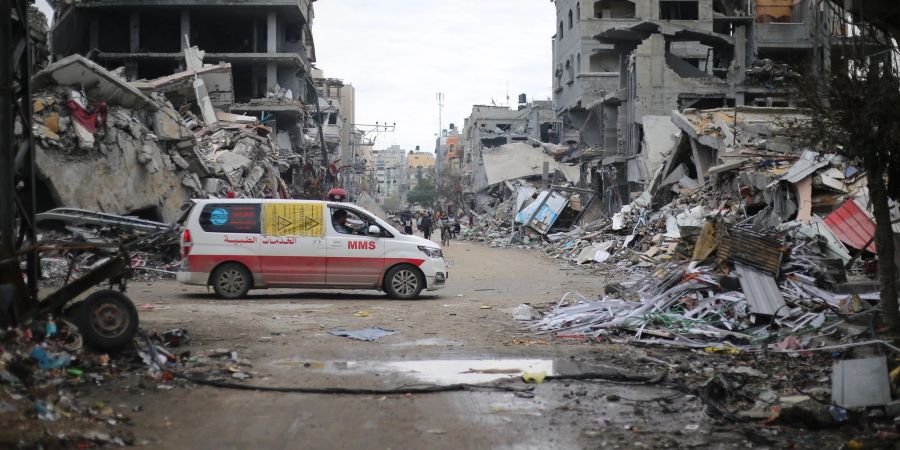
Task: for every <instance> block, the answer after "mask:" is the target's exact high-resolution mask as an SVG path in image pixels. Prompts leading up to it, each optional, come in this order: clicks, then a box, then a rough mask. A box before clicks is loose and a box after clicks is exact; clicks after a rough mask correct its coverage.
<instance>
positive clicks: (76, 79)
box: [31, 55, 158, 110]
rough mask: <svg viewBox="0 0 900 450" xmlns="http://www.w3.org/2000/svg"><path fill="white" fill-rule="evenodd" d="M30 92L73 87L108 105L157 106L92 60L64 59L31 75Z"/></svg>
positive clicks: (83, 58)
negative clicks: (53, 87) (51, 87)
mask: <svg viewBox="0 0 900 450" xmlns="http://www.w3.org/2000/svg"><path fill="white" fill-rule="evenodd" d="M31 83H32V84H31V88H32V90H39V89H43V88H46V87H49V86H76V87H78V88H79V89H84V91H85V94H87V96H88V97H90V98H95V99H103V101H105V102H106V103H108V104H110V105H120V106H124V107H126V108H132V109H138V108H149V109H151V110H155V109H157V108H158V106H157V105H156V104H155V103H154V102H153V101H152V100H150V97H148V96H146V95H144V94H143V93H142V92H141V91H139V90H138V89H137V88H135V87H134V86H132V85H130V84H129V83H128V82H127V81H125V80H124V79H122V78H119V77H118V76H116V75H114V74H113V73H112V72H109V71H108V70H106V69H104V68H103V67H101V66H100V65H98V64H96V63H94V62H93V61H91V60H89V59H87V58H85V57H83V56H81V55H71V56H67V57H65V58H63V59H61V60H59V61H57V62H55V63H53V64H50V65H49V66H47V68H46V69H44V70H42V71H40V72H38V73H37V74H35V75H34V77H33V78H32V81H31Z"/></svg>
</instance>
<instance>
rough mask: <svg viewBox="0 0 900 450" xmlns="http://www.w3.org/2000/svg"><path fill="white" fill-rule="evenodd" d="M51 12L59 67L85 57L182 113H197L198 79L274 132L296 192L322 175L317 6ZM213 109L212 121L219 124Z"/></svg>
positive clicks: (180, 3) (122, 0) (167, 1)
mask: <svg viewBox="0 0 900 450" xmlns="http://www.w3.org/2000/svg"><path fill="white" fill-rule="evenodd" d="M54 8H55V21H54V26H53V30H52V34H51V42H52V48H53V53H54V58H55V59H56V60H59V59H61V58H64V57H66V56H69V55H73V54H79V55H86V56H88V58H89V59H91V60H93V61H95V62H97V63H98V64H100V65H101V66H103V67H105V68H106V69H108V70H123V71H124V74H123V75H124V77H125V78H126V79H127V80H128V81H130V82H132V83H134V85H135V86H137V87H139V88H140V89H141V90H142V91H144V92H145V93H149V92H158V93H161V94H164V95H165V96H166V97H167V99H168V100H169V101H171V102H172V104H173V106H174V107H175V108H176V109H177V110H179V111H183V110H184V108H191V109H192V110H193V111H194V112H195V113H198V112H201V111H200V110H202V109H203V108H202V105H193V104H192V103H196V102H195V101H194V98H195V95H194V91H193V88H192V82H193V79H194V73H195V72H196V73H197V75H198V76H199V78H201V79H202V80H203V82H204V84H205V89H206V91H207V94H208V96H209V99H210V101H211V106H212V108H215V109H216V110H219V111H221V112H224V113H232V114H236V115H238V116H254V117H256V118H257V119H258V120H259V122H261V123H262V124H263V125H265V126H267V127H269V128H271V129H272V130H273V131H274V135H273V136H272V138H273V140H276V141H277V142H278V147H279V148H278V151H279V152H280V153H281V154H282V156H283V157H282V158H281V159H282V160H283V161H284V164H283V165H282V166H281V171H282V173H283V175H284V177H285V179H286V180H287V181H288V183H289V184H290V185H291V186H292V188H293V189H294V191H295V192H297V193H300V194H303V193H306V190H308V188H309V183H304V179H307V181H308V179H310V178H312V179H314V178H316V177H317V176H318V175H319V172H321V171H322V168H321V166H322V161H321V158H320V157H319V154H318V153H315V154H311V153H312V152H313V151H316V149H317V148H318V146H319V144H318V142H310V140H309V139H305V138H304V137H305V133H306V130H307V129H308V128H310V127H311V126H310V123H309V121H310V120H311V119H312V117H311V115H310V112H309V111H308V109H307V106H306V105H311V104H314V103H313V102H315V101H316V99H317V97H318V94H317V91H316V87H315V86H314V84H313V82H312V78H311V77H310V74H311V71H312V65H311V64H312V63H313V62H315V45H314V41H313V38H312V30H311V26H312V19H313V3H312V0H293V1H291V0H272V1H209V0H164V1H162V0H159V1H154V0H150V1H144V0H113V1H106V0H104V1H99V0H75V1H73V2H57V3H56V4H55V6H54ZM190 47H196V48H198V49H202V50H203V51H202V52H198V53H197V56H198V58H199V65H198V66H197V67H189V64H187V62H186V59H185V50H186V49H189V48H190ZM203 63H206V64H205V65H204V64H203ZM212 108H210V109H207V110H206V112H205V115H206V117H204V121H205V122H207V123H209V122H214V121H216V117H213V116H211V114H210V112H211V110H212ZM198 116H199V114H198ZM226 119H228V120H235V117H234V116H226ZM244 121H245V122H246V119H245V120H244ZM313 126H314V125H313ZM276 138H277V139H276Z"/></svg>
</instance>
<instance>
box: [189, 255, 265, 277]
mask: <svg viewBox="0 0 900 450" xmlns="http://www.w3.org/2000/svg"><path fill="white" fill-rule="evenodd" d="M226 261H234V262H237V263H241V264H243V265H245V266H246V267H247V268H248V269H250V271H251V272H253V273H259V271H260V269H261V267H260V261H259V256H247V255H193V254H192V255H190V256H188V265H189V267H190V268H191V272H205V273H208V272H212V271H213V269H215V268H216V266H218V265H219V264H222V263H223V262H226Z"/></svg>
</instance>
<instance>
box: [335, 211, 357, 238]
mask: <svg viewBox="0 0 900 450" xmlns="http://www.w3.org/2000/svg"><path fill="white" fill-rule="evenodd" d="M331 223H332V224H334V231H337V232H338V233H341V234H353V228H351V227H350V225H347V211H345V210H343V209H338V210H336V211H335V212H334V213H332V214H331Z"/></svg>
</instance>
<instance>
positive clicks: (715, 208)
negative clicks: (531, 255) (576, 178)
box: [463, 108, 900, 351]
mask: <svg viewBox="0 0 900 450" xmlns="http://www.w3.org/2000/svg"><path fill="white" fill-rule="evenodd" d="M729 112H730V113H731V114H734V111H733V110H728V109H722V110H707V111H693V110H686V111H684V112H681V113H673V114H674V115H675V116H676V117H675V118H674V119H673V120H674V122H676V124H677V125H678V126H679V127H681V128H682V129H684V131H685V132H686V134H687V136H686V137H687V139H681V140H680V142H679V143H678V144H677V145H675V147H674V148H672V149H671V151H670V152H669V153H668V155H667V157H666V159H665V161H663V164H662V165H661V166H660V168H659V169H658V170H657V171H656V173H655V175H654V177H653V179H652V180H651V182H650V183H649V184H648V186H647V188H646V190H645V191H644V192H642V193H641V194H640V195H636V196H634V197H632V198H633V201H632V202H631V203H630V204H627V205H625V206H623V207H622V208H621V209H620V210H619V211H618V212H615V213H614V214H611V215H609V216H608V217H603V216H602V215H598V216H596V217H592V214H591V211H592V207H591V206H592V203H591V201H590V200H585V201H583V200H582V198H585V199H587V197H588V196H587V195H585V193H584V192H579V191H577V190H572V188H566V187H561V186H552V187H551V188H550V189H548V190H543V191H539V190H537V189H536V188H535V186H533V185H532V184H529V183H527V182H524V181H521V180H520V181H516V184H513V183H510V182H507V184H506V189H507V191H506V192H507V194H506V198H505V200H503V201H501V202H500V203H498V204H497V206H496V208H495V209H494V210H493V211H492V212H491V213H490V214H485V215H482V216H479V218H478V223H477V224H476V226H475V227H472V228H469V229H467V230H465V231H464V233H463V237H464V238H469V239H474V240H479V241H483V242H489V243H490V244H491V245H494V246H508V245H523V246H541V247H542V248H543V250H544V252H545V253H546V254H547V255H548V256H549V257H550V258H553V259H557V260H561V261H565V262H566V263H568V264H573V265H582V266H588V267H592V268H593V270H594V271H595V272H598V273H603V274H605V275H606V276H607V277H608V278H609V277H611V278H612V279H613V280H615V281H618V282H616V283H611V284H609V285H608V286H607V289H606V292H605V293H604V295H603V296H601V297H599V298H595V299H588V298H580V299H573V298H565V299H563V300H562V301H560V302H559V304H557V305H556V307H554V308H553V309H552V310H551V311H549V312H548V313H547V314H546V316H544V317H543V318H542V319H540V320H539V321H537V322H536V323H535V324H534V330H535V331H537V332H539V333H555V334H557V335H559V334H564V335H582V336H587V337H590V338H598V337H602V336H608V337H623V336H627V338H628V339H629V340H630V341H635V340H637V341H640V342H642V343H649V342H652V343H662V344H667V345H680V346H688V347H700V348H703V347H708V346H713V347H721V346H724V345H727V346H728V347H730V348H742V349H751V348H753V349H760V348H762V349H764V350H765V351H778V350H779V349H780V350H790V349H793V350H796V349H801V348H802V349H808V348H814V347H817V346H823V345H826V344H825V342H826V341H827V342H828V345H837V344H847V343H852V342H857V341H860V340H863V341H865V340H867V339H869V338H868V337H866V336H861V335H860V333H858V332H854V333H849V334H848V333H845V332H843V331H845V330H846V329H847V327H848V326H849V325H848V324H852V323H853V322H856V321H866V320H868V318H869V317H871V315H872V314H873V313H874V312H876V311H878V308H879V304H878V299H879V296H878V294H877V292H876V291H877V290H878V284H877V281H874V280H872V279H871V278H870V277H872V276H873V275H874V273H875V272H874V270H873V265H872V264H871V262H870V261H871V260H872V259H873V257H874V253H875V247H874V243H873V242H874V230H875V224H874V220H873V218H872V213H871V212H870V210H869V205H868V204H869V202H868V194H867V190H866V187H865V186H866V179H865V174H864V173H863V172H861V171H860V170H858V169H857V168H856V167H854V166H853V165H852V164H851V163H850V162H849V161H847V160H845V159H843V158H841V157H839V156H837V155H834V154H825V153H819V152H815V151H812V150H802V151H797V150H796V149H795V147H792V146H791V139H790V135H789V133H788V132H787V131H786V130H787V129H786V128H785V127H784V126H782V125H779V124H778V121H775V120H770V119H771V118H770V117H768V115H771V114H772V113H773V112H774V113H775V114H776V115H777V117H778V118H779V119H780V120H782V121H783V120H795V119H797V117H798V114H797V112H796V111H795V110H788V109H777V108H773V109H765V108H756V109H753V108H748V109H747V110H742V111H740V113H741V114H743V115H742V117H744V120H745V121H746V123H745V124H743V125H742V126H736V127H734V125H733V124H734V122H733V120H732V121H728V120H727V117H726V116H725V114H726V113H729ZM729 123H731V124H732V127H729V126H728V124H729ZM689 139H695V140H696V141H695V142H694V143H693V144H691V143H690V141H689ZM692 146H693V148H696V149H697V150H692ZM710 149H711V150H714V151H713V152H711V153H712V154H713V157H709V158H706V157H705V156H706V154H707V153H706V152H710ZM701 174H706V175H705V176H703V175H701ZM567 189H568V191H567ZM892 212H893V214H894V215H895V217H900V211H898V209H897V207H896V205H894V207H893V211H892ZM513 222H515V225H513ZM896 228H900V227H896ZM895 231H900V230H895ZM838 330H842V332H837V331H838ZM863 334H864V333H863ZM825 336H827V338H826V337H825Z"/></svg>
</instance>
